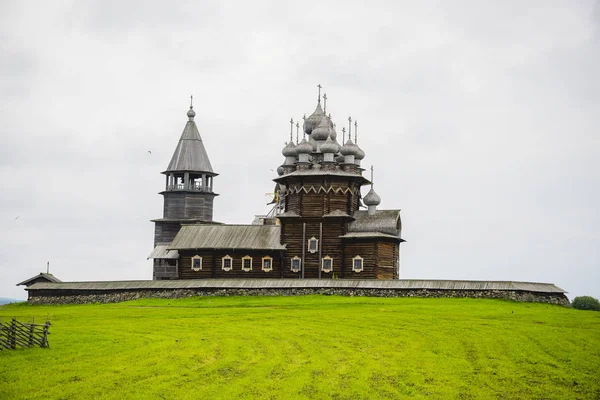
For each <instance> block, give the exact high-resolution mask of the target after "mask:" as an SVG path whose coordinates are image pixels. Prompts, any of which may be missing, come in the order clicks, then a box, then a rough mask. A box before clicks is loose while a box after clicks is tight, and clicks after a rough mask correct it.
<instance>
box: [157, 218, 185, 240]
mask: <svg viewBox="0 0 600 400" xmlns="http://www.w3.org/2000/svg"><path fill="white" fill-rule="evenodd" d="M180 229H181V224H180V223H178V222H155V223H154V245H155V246H156V244H157V243H171V242H172V241H173V239H174V238H175V235H177V232H179V230H180Z"/></svg>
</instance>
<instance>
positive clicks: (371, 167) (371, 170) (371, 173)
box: [371, 165, 373, 189]
mask: <svg viewBox="0 0 600 400" xmlns="http://www.w3.org/2000/svg"><path fill="white" fill-rule="evenodd" d="M371 189H373V166H372V165H371Z"/></svg>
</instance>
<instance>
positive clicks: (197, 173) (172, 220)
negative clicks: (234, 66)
mask: <svg viewBox="0 0 600 400" xmlns="http://www.w3.org/2000/svg"><path fill="white" fill-rule="evenodd" d="M193 100H194V98H193V96H190V108H189V110H188V111H187V117H188V121H187V123H186V124H185V127H184V128H183V132H182V134H181V137H180V138H179V142H178V143H177V147H176V148H175V151H174V152H173V156H172V157H171V162H169V165H168V166H167V169H166V170H165V171H163V172H162V174H164V175H165V189H164V190H163V191H162V192H161V193H160V194H162V195H163V200H164V207H163V217H162V218H160V219H155V220H153V222H154V223H155V230H154V242H155V243H154V245H155V246H158V245H165V244H169V243H171V241H172V240H173V238H174V237H175V235H176V234H177V232H179V229H180V228H181V225H182V224H190V223H211V222H212V220H213V200H214V198H215V197H216V196H218V194H216V193H215V192H214V191H213V178H214V177H215V176H217V175H218V174H217V173H215V172H214V171H213V168H212V165H211V163H210V160H209V158H208V153H207V152H206V148H205V147H204V142H203V141H202V137H201V136H200V132H199V131H198V127H197V126H196V122H195V121H194V117H195V116H196V112H195V111H194V104H193ZM171 267H172V266H169V265H165V261H164V260H161V259H155V260H154V275H153V277H154V279H172V278H177V268H176V266H175V267H173V268H171Z"/></svg>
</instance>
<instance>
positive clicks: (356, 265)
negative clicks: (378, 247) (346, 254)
mask: <svg viewBox="0 0 600 400" xmlns="http://www.w3.org/2000/svg"><path fill="white" fill-rule="evenodd" d="M362 270H363V258H362V257H361V256H356V257H354V258H353V259H352V271H354V272H360V271H362Z"/></svg>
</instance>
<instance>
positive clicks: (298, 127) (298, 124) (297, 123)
mask: <svg viewBox="0 0 600 400" xmlns="http://www.w3.org/2000/svg"><path fill="white" fill-rule="evenodd" d="M299 130H300V122H296V144H298V131H299Z"/></svg>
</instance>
